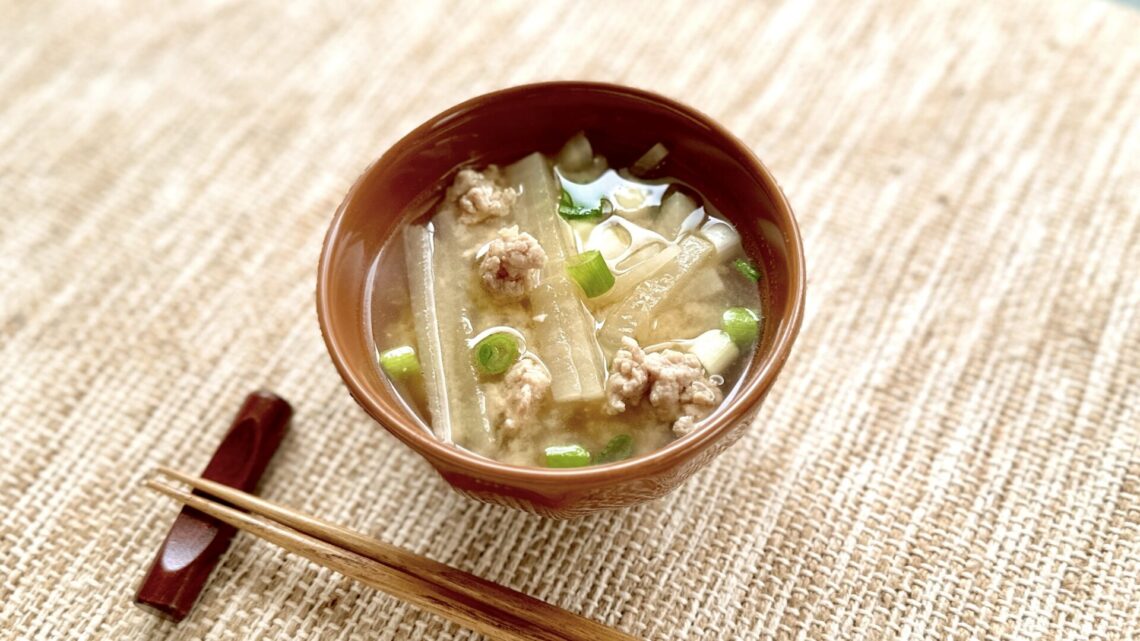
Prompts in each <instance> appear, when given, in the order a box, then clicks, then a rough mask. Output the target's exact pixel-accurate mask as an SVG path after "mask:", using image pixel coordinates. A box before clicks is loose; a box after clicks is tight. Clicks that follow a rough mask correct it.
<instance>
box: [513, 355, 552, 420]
mask: <svg viewBox="0 0 1140 641" xmlns="http://www.w3.org/2000/svg"><path fill="white" fill-rule="evenodd" d="M503 385H504V386H505V387H506V390H507V392H506V397H507V407H506V414H507V418H506V420H505V421H503V427H505V428H506V429H507V430H510V431H514V430H516V429H518V428H519V427H521V426H522V423H525V422H526V421H528V420H530V419H532V418H534V416H535V414H537V413H538V407H539V405H540V404H541V403H542V399H543V398H545V397H546V395H547V392H549V391H550V372H548V371H546V366H545V365H543V364H542V363H540V362H538V361H537V360H535V359H533V358H525V357H524V358H520V359H519V360H518V361H517V362H515V364H514V365H511V368H510V369H509V370H507V374H506V376H504V377H503Z"/></svg>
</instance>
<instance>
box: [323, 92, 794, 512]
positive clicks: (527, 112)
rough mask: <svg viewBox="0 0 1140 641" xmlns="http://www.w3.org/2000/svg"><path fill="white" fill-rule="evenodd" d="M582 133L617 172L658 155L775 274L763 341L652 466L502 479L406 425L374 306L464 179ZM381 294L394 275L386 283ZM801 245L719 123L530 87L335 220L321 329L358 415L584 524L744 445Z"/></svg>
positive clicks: (458, 130)
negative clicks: (399, 258) (413, 234)
mask: <svg viewBox="0 0 1140 641" xmlns="http://www.w3.org/2000/svg"><path fill="white" fill-rule="evenodd" d="M583 130H584V131H585V132H586V134H587V135H588V136H589V138H590V140H591V141H592V142H594V143H595V147H596V148H597V149H599V150H600V152H601V153H603V154H604V155H605V156H606V157H607V159H608V160H609V162H610V165H611V166H614V167H623V166H628V165H629V164H631V163H632V162H633V161H634V160H636V159H637V157H638V156H639V155H640V154H641V153H643V152H644V151H645V150H646V149H648V148H649V147H650V146H652V145H653V144H654V143H656V142H662V143H664V145H665V146H666V148H668V150H669V172H668V173H669V176H670V178H673V179H677V180H680V181H682V182H684V183H687V184H689V185H691V186H693V187H695V188H696V189H697V190H698V191H700V193H701V194H702V195H703V196H704V197H705V198H706V199H707V200H709V201H711V203H712V205H713V206H714V207H715V208H716V209H717V210H719V211H720V213H721V214H723V215H724V216H725V217H727V218H728V219H729V220H730V221H731V222H732V223H733V224H734V225H735V226H736V228H737V229H738V230H739V232H740V234H741V238H742V240H743V243H744V247H745V251H747V253H748V254H749V255H750V256H751V257H753V259H755V260H758V261H761V262H762V263H763V265H764V274H765V278H766V279H767V280H766V284H765V285H766V286H765V298H766V301H765V302H766V308H765V312H766V319H765V326H764V332H763V336H762V338H761V341H760V344H759V346H758V348H757V350H756V352H755V355H754V357H753V360H752V362H751V363H750V365H749V367H748V368H747V370H746V372H745V374H744V380H743V381H742V382H741V383H740V384H739V385H738V386H737V388H736V391H735V393H733V394H732V395H730V396H729V398H728V399H726V401H725V402H724V403H723V404H722V405H721V406H720V407H719V408H718V409H717V411H716V412H715V413H713V414H712V415H711V416H710V417H708V418H707V419H705V420H704V421H703V422H702V423H700V424H699V426H698V428H697V429H695V430H694V431H693V432H692V433H690V434H688V435H686V436H684V437H682V438H679V439H677V440H675V441H673V442H671V443H669V444H668V445H666V446H664V447H662V448H660V449H658V450H656V451H654V452H651V453H649V454H646V455H644V456H641V457H638V458H634V459H630V460H626V461H622V462H619V463H611V464H608V465H598V466H591V467H585V468H576V469H545V468H537V467H522V466H516V465H508V464H505V463H500V462H497V461H494V460H491V459H488V458H485V457H482V456H479V455H477V454H474V453H472V452H469V451H466V450H464V449H462V448H459V447H457V446H454V445H452V444H448V443H445V442H443V441H440V440H439V439H437V438H435V437H434V436H433V435H432V434H431V433H430V431H428V429H426V427H425V426H424V424H423V422H422V421H421V420H420V419H419V418H417V417H416V416H415V415H413V414H412V413H410V412H408V410H407V409H406V408H405V406H404V404H403V403H402V402H401V400H400V399H399V398H397V396H396V394H395V392H394V391H393V389H392V387H391V386H390V385H389V384H388V383H387V381H386V380H384V377H383V374H382V373H381V371H380V369H379V367H378V366H377V363H376V353H375V351H374V347H373V342H372V338H371V332H372V328H370V327H368V326H367V325H366V323H365V317H366V315H365V305H366V304H367V301H366V300H365V291H366V288H367V286H368V282H367V281H368V279H369V277H370V274H371V273H372V265H373V263H374V262H375V260H376V257H377V255H378V254H379V252H380V249H381V247H382V246H383V245H384V243H385V242H386V241H387V240H389V239H390V238H391V237H392V236H393V234H395V233H397V232H398V231H399V230H400V228H401V227H402V225H404V224H406V223H408V222H410V221H412V220H415V219H416V218H418V217H420V216H422V215H424V214H425V213H427V212H428V211H430V210H431V208H432V207H434V206H435V204H436V203H437V202H438V200H439V198H440V197H441V196H442V193H443V191H444V189H445V188H446V186H447V185H448V184H450V182H451V180H452V179H453V178H454V175H455V173H456V172H457V171H458V170H459V168H461V167H465V166H481V165H486V164H488V163H497V164H501V165H504V164H508V163H510V162H513V161H514V160H516V159H518V158H520V157H522V156H524V155H526V154H529V153H531V152H533V151H535V150H538V151H542V152H544V153H554V152H556V151H557V150H558V149H559V148H560V146H561V145H562V143H563V142H565V141H566V140H567V139H568V138H570V137H571V136H572V135H574V134H575V133H577V132H578V131H583ZM379 277H380V278H383V274H380V275H379ZM804 287H805V275H804V261H803V248H802V246H801V241H800V235H799V230H798V228H797V226H796V221H795V218H794V217H793V215H792V211H791V208H790V207H789V206H788V203H787V200H786V199H785V198H784V195H783V193H782V192H781V191H780V188H779V186H778V185H777V183H776V180H775V178H773V177H772V175H771V173H769V172H768V170H767V168H765V167H764V165H763V164H762V163H761V162H760V161H759V159H757V158H756V156H755V155H753V154H752V152H751V151H750V150H749V149H748V148H747V147H746V146H745V145H744V144H743V143H742V142H741V141H740V140H738V139H737V138H736V137H734V136H733V135H732V134H730V133H729V132H728V131H727V130H725V129H724V128H723V127H721V126H720V125H718V124H717V123H716V122H714V121H713V120H712V119H710V118H709V117H708V116H706V115H704V114H702V113H700V112H698V111H696V110H694V109H692V108H690V107H687V106H685V105H682V104H680V103H678V102H676V101H673V100H670V99H668V98H665V97H662V96H659V95H656V94H653V93H650V92H646V91H642V90H639V89H633V88H629V87H623V86H618V85H610V84H601V83H591V82H550V83H539V84H530V85H523V86H519V87H514V88H511V89H505V90H503V91H497V92H494V93H490V94H486V95H483V96H479V97H477V98H474V99H471V100H468V101H466V102H464V103H462V104H460V105H457V106H455V107H453V108H451V109H448V110H447V111H445V112H443V113H441V114H439V115H438V116H436V117H434V118H432V119H431V120H429V121H427V122H426V123H424V124H423V125H421V126H420V127H418V128H416V129H415V130H414V131H412V132H411V133H409V134H408V135H407V136H405V137H404V138H403V139H402V140H400V141H399V142H397V143H396V144H395V145H393V146H392V148H391V149H389V150H388V151H387V152H386V153H385V154H384V155H383V156H381V157H380V159H379V160H377V161H376V162H374V163H373V164H372V165H371V166H370V167H368V169H367V170H365V172H364V173H363V174H362V175H361V176H360V178H359V179H358V180H357V181H356V183H355V184H354V185H353V186H352V188H351V189H350V190H349V192H348V195H347V196H346V197H345V199H344V202H343V203H342V204H341V206H340V208H339V209H338V210H337V212H336V215H335V216H334V217H333V220H332V224H331V226H330V228H329V231H328V235H327V236H326V238H325V243H324V247H323V250H322V252H321V260H320V266H319V269H318V277H317V315H318V318H319V320H320V325H321V331H322V333H323V334H324V339H325V343H326V345H327V346H328V350H329V354H330V355H331V356H332V360H333V363H334V364H335V365H336V368H337V370H338V371H339V372H340V375H341V377H342V378H343V379H344V382H345V384H346V385H347V386H348V389H349V391H350V392H351V393H352V396H353V397H354V398H355V399H356V401H357V402H358V403H359V404H360V405H361V407H363V408H364V410H365V411H366V412H368V414H369V415H370V416H372V418H373V419H375V420H376V421H377V422H378V423H380V424H381V425H383V426H384V427H385V428H386V429H387V430H388V431H389V432H391V433H392V434H393V435H394V436H396V438H398V439H400V440H401V441H402V442H403V443H404V444H405V445H407V446H408V447H410V448H412V449H413V450H415V451H416V452H417V453H419V454H420V455H421V456H423V457H424V458H425V459H426V460H427V461H428V462H429V463H430V464H431V465H432V467H434V468H435V469H436V470H437V471H438V472H439V473H440V475H442V477H443V478H444V479H445V480H446V481H447V482H448V483H450V484H451V485H452V486H453V487H454V488H455V489H457V490H459V491H460V492H462V493H464V494H466V495H468V496H470V497H473V498H475V499H478V500H481V501H486V502H490V503H496V504H501V505H507V506H510V507H514V508H519V509H523V510H527V511H530V512H535V513H538V514H542V515H545V516H550V517H559V518H567V517H574V516H580V515H583V514H586V513H589V512H592V511H596V510H600V509H612V508H619V507H624V506H629V505H633V504H636V503H640V502H643V501H647V500H650V499H654V498H657V497H660V496H662V495H664V494H666V493H667V492H669V491H671V490H672V489H674V488H676V487H677V486H678V485H679V484H680V483H681V482H682V481H684V480H685V479H686V478H688V477H689V476H690V475H692V474H693V473H694V472H696V471H697V470H698V469H700V468H701V467H702V466H704V465H706V464H707V463H708V462H709V461H711V460H712V459H713V458H715V457H716V456H717V455H718V454H719V453H720V452H722V451H724V450H725V448H727V447H728V446H729V445H731V444H732V443H734V442H735V441H737V440H738V439H739V438H740V437H741V435H742V434H743V433H744V430H745V429H746V428H747V427H748V425H749V423H751V419H752V418H753V417H754V416H755V414H756V412H757V410H758V409H759V407H760V404H761V402H762V401H763V399H764V397H765V396H766V395H767V393H768V390H769V389H771V387H772V384H773V383H774V382H775V380H776V376H777V374H779V372H780V369H781V367H782V366H783V364H784V361H785V360H786V359H787V358H788V353H789V351H790V350H791V347H792V343H793V341H794V340H795V337H796V333H797V332H798V330H799V326H800V320H801V317H802V315H803V305H804Z"/></svg>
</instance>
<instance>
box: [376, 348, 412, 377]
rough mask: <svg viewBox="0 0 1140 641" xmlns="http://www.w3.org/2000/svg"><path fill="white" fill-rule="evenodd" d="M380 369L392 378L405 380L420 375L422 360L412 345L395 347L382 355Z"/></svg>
mask: <svg viewBox="0 0 1140 641" xmlns="http://www.w3.org/2000/svg"><path fill="white" fill-rule="evenodd" d="M380 367H383V368H384V371H385V372H388V376H391V377H392V378H404V377H405V376H414V375H416V374H419V373H420V359H419V358H416V350H415V349H413V348H412V347H411V346H410V345H402V346H400V347H394V348H392V349H390V350H388V351H386V352H381V354H380Z"/></svg>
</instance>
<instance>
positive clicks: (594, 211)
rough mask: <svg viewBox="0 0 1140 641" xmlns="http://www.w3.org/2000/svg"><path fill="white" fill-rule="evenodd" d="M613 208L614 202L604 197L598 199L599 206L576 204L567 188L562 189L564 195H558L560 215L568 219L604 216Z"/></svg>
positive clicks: (587, 218) (588, 218)
mask: <svg viewBox="0 0 1140 641" xmlns="http://www.w3.org/2000/svg"><path fill="white" fill-rule="evenodd" d="M613 210H614V206H613V203H611V202H610V201H609V200H608V199H606V198H602V199H601V200H600V201H598V206H597V207H582V206H580V205H577V204H575V202H574V198H573V197H571V196H570V192H568V191H566V190H565V189H563V190H562V195H561V196H559V197H558V215H559V216H562V217H563V218H565V219H566V220H590V219H592V218H601V217H602V216H606V215H608V214H610V213H612V212H613Z"/></svg>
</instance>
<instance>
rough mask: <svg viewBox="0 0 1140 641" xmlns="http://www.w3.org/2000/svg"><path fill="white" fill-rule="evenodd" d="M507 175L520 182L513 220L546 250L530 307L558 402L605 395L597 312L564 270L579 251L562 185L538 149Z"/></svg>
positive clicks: (532, 293) (540, 350)
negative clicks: (561, 208)
mask: <svg viewBox="0 0 1140 641" xmlns="http://www.w3.org/2000/svg"><path fill="white" fill-rule="evenodd" d="M506 174H507V180H508V182H510V183H511V184H512V185H516V186H520V187H521V188H522V194H521V195H520V197H519V199H518V201H517V202H516V203H515V206H514V210H513V211H514V216H515V222H517V223H518V225H519V228H520V229H522V230H523V231H526V232H528V233H530V234H531V235H533V236H534V237H535V239H536V240H538V242H539V244H541V245H542V247H543V249H544V250H546V256H547V262H546V267H545V269H544V270H543V274H542V283H541V284H540V285H539V286H538V287H537V288H536V289H535V290H533V291H531V293H530V305H531V310H532V311H533V312H534V315H536V316H543V315H545V317H544V320H543V322H541V323H538V324H537V326H536V328H535V336H536V339H537V343H538V351H539V353H541V354H542V358H543V362H545V364H546V367H547V369H549V370H550V377H551V394H552V396H553V397H554V400H556V401H560V402H562V401H577V400H593V399H598V398H601V397H602V393H603V383H604V381H605V360H604V359H603V358H602V352H601V349H600V348H599V347H598V341H597V338H596V337H595V335H594V317H593V316H592V315H591V314H590V312H589V311H588V310H587V309H586V307H585V306H584V304H583V303H582V301H581V300H580V299H579V296H578V292H577V286H576V285H574V283H572V282H571V281H570V280H569V279H568V278H566V276H565V274H564V266H565V262H566V259H567V258H569V257H571V256H574V255H576V254H577V246H576V243H575V239H574V235H573V233H572V232H571V231H570V227H569V225H567V224H566V222H564V221H563V220H562V218H561V217H560V216H559V215H558V212H557V208H558V195H559V193H560V192H559V190H558V187H557V185H556V184H555V182H554V174H553V173H551V171H550V168H549V167H548V166H547V164H546V160H545V159H544V158H543V157H542V155H540V154H537V153H534V154H531V155H529V156H527V157H526V158H523V159H522V160H520V161H518V162H516V163H515V164H513V165H511V166H510V167H507V170H506Z"/></svg>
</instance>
